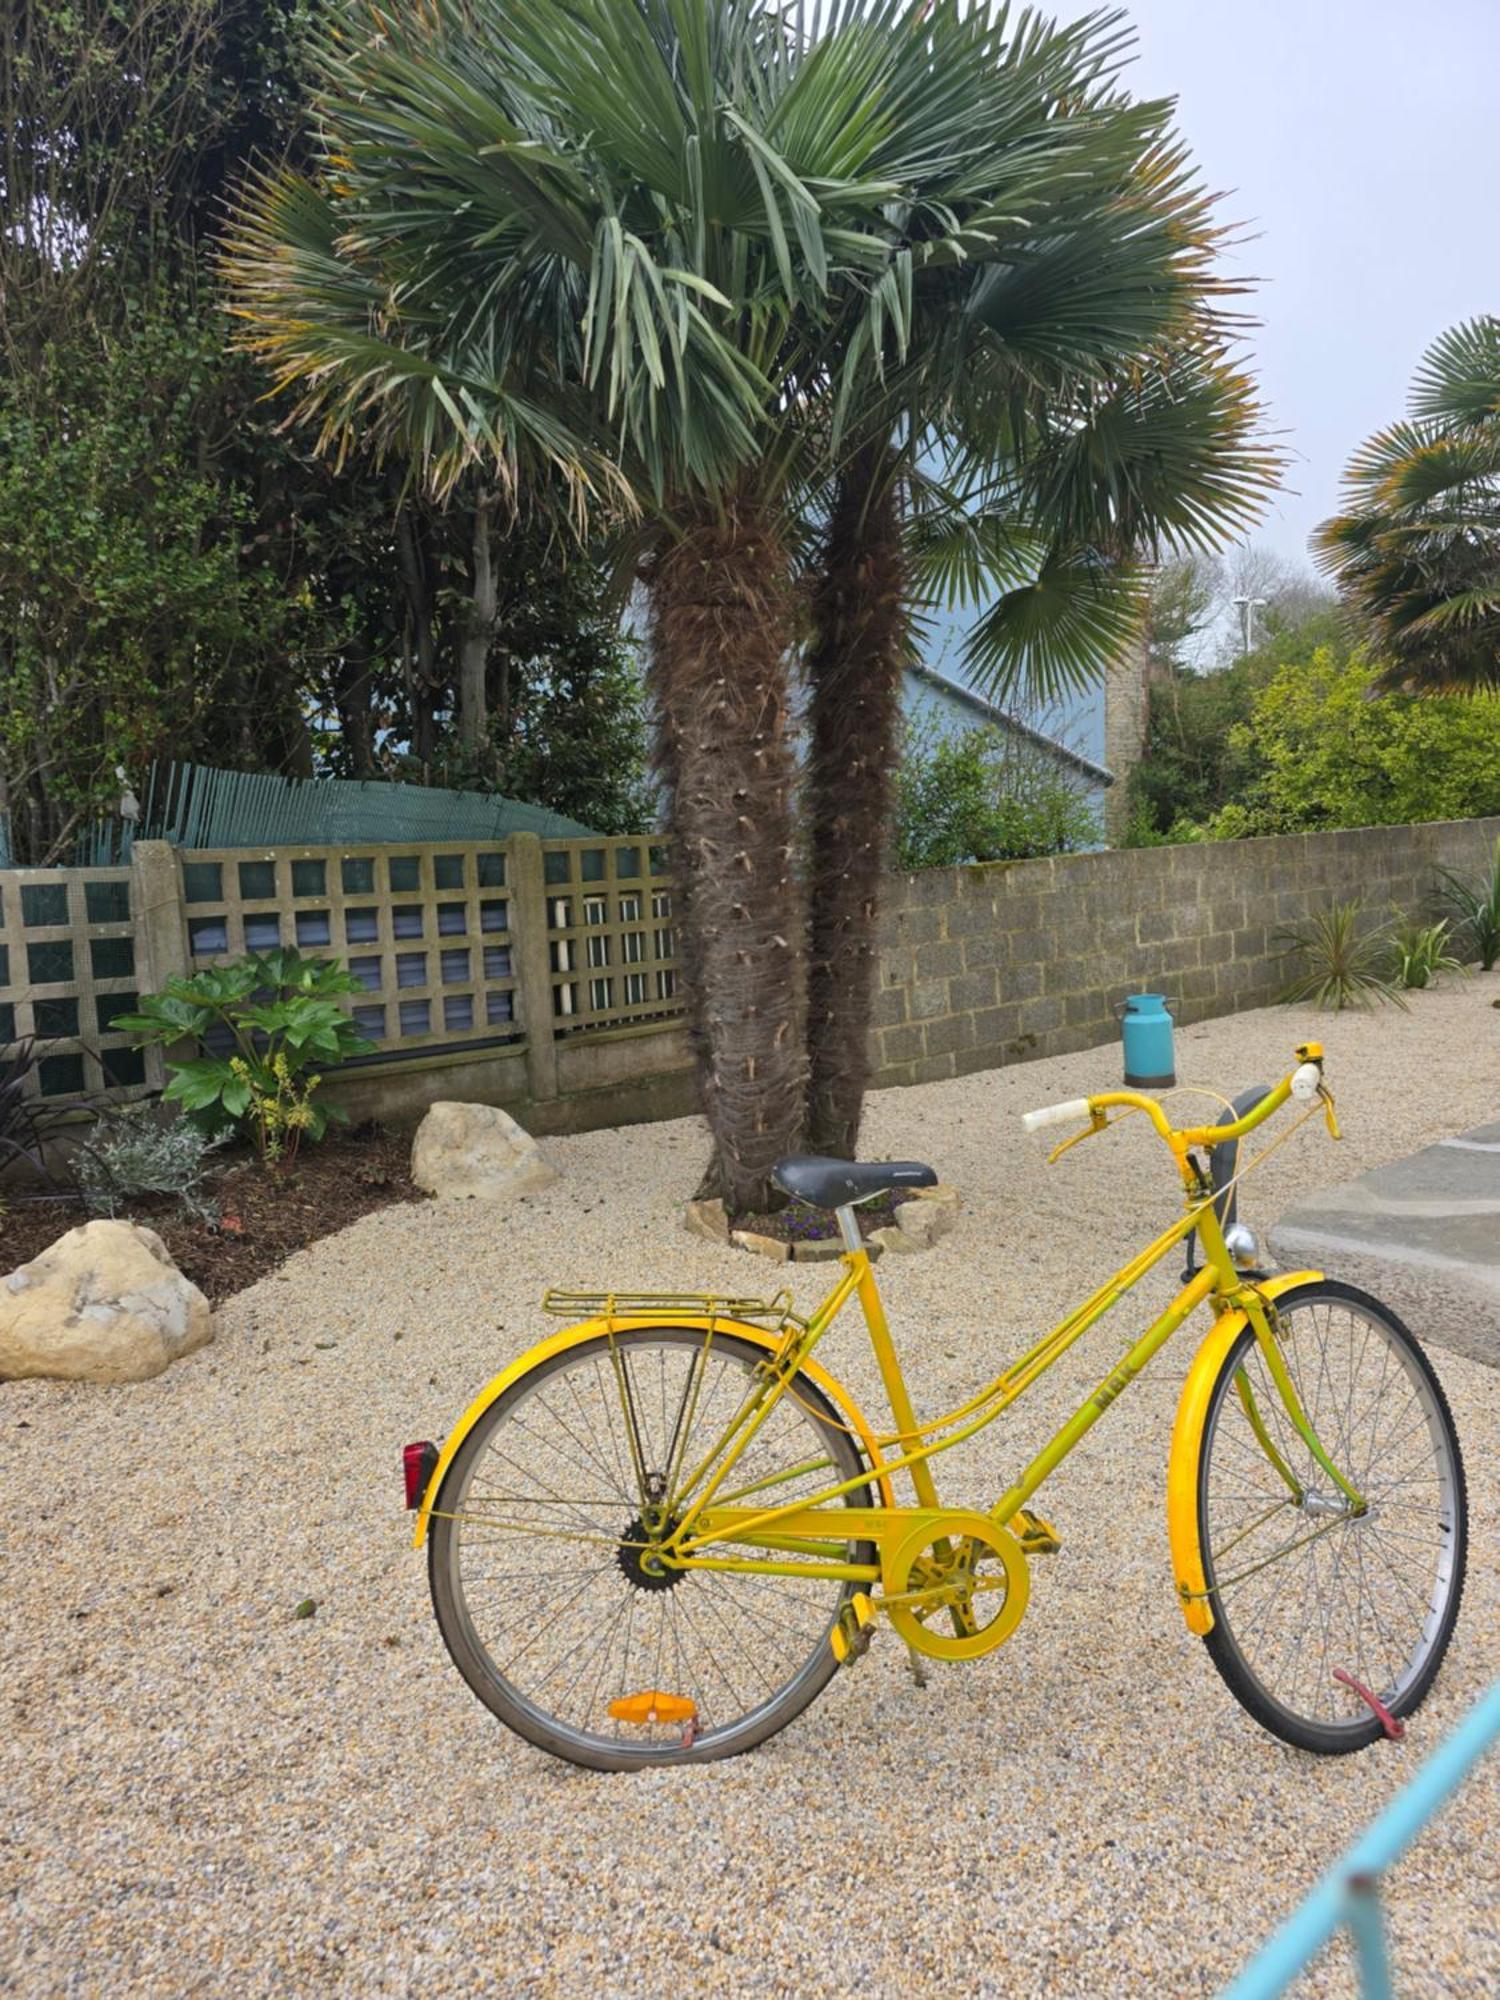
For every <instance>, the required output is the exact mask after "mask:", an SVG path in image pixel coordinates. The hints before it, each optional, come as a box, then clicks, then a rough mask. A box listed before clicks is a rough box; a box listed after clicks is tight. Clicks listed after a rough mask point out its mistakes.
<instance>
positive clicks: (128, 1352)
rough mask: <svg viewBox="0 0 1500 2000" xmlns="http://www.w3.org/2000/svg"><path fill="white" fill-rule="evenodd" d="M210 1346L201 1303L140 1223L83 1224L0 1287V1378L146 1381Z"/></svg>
mask: <svg viewBox="0 0 1500 2000" xmlns="http://www.w3.org/2000/svg"><path fill="white" fill-rule="evenodd" d="M212 1338H213V1314H212V1313H211V1312H210V1310H209V1304H208V1300H207V1299H206V1298H204V1296H203V1294H202V1292H200V1291H199V1289H198V1287H197V1286H196V1285H194V1284H190V1283H189V1281H188V1280H187V1279H186V1278H185V1277H184V1276H183V1275H182V1273H181V1271H179V1270H178V1268H177V1266H176V1265H175V1264H174V1263H173V1262H172V1260H171V1258H170V1257H169V1256H168V1255H167V1249H166V1245H165V1244H164V1243H163V1242H162V1240H161V1238H160V1237H159V1236H158V1235H157V1233H156V1231H155V1230H154V1229H142V1228H141V1227H140V1225H139V1224H138V1223H134V1222H86V1223H84V1225H83V1226H82V1228H81V1229H70V1230H69V1231H68V1233H67V1235H66V1236H60V1237H59V1238H58V1239H57V1241H56V1242H55V1243H54V1244H53V1245H52V1246H51V1247H50V1249H47V1250H44V1251H43V1252H42V1254H41V1256H40V1257H37V1258H35V1259H34V1260H33V1261H32V1262H31V1263H30V1264H22V1265H21V1267H20V1269H19V1270H15V1271H12V1272H11V1273H10V1275H9V1276H8V1277H6V1278H0V1378H8V1379H11V1380H14V1379H17V1378H19V1377H20V1376H23V1375H50V1376H55V1377H56V1378H57V1379H58V1380H60V1381H66V1382H144V1381H145V1380H146V1379H147V1378H148V1376H151V1375H160V1373H161V1371H162V1370H163V1369H164V1368H165V1367H166V1365H167V1363H168V1362H169V1361H175V1360H176V1359H177V1358H178V1356H179V1355H182V1354H189V1353H191V1352H192V1350H193V1349H194V1348H195V1347H202V1345H203V1344H204V1342H205V1341H207V1340H212Z"/></svg>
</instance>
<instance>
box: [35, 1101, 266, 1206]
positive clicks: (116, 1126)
mask: <svg viewBox="0 0 1500 2000" xmlns="http://www.w3.org/2000/svg"><path fill="white" fill-rule="evenodd" d="M229 1136H230V1133H229V1128H228V1127H227V1126H225V1127H224V1129H223V1130H221V1131H218V1132H209V1131H205V1130H204V1128H203V1127H202V1126H201V1125H198V1124H195V1123H194V1121H193V1120H192V1119H190V1118H176V1119H174V1120H173V1121H172V1123H171V1124H170V1125H164V1124H162V1123H161V1121H160V1120H159V1119H158V1118H157V1116H156V1113H155V1112H154V1110H153V1109H152V1107H151V1106H149V1105H146V1104H122V1105H116V1106H111V1107H109V1108H108V1109H106V1110H103V1111H101V1112H100V1114H99V1117H98V1120H97V1122H96V1124H95V1126H94V1129H93V1131H92V1133H90V1135H89V1137H88V1138H87V1139H86V1140H85V1141H84V1143H83V1144H82V1145H81V1146H80V1147H79V1148H78V1151H77V1153H76V1154H75V1155H74V1159H73V1174H74V1178H75V1179H76V1180H77V1182H78V1186H79V1190H80V1192H81V1193H82V1195H83V1202H84V1206H85V1208H87V1209H88V1211H89V1213H90V1214H91V1215H109V1216H114V1215H118V1214H119V1213H120V1212H121V1210H122V1209H123V1208H126V1207H128V1206H129V1204H130V1202H131V1201H132V1200H134V1199H135V1198H136V1197H137V1196H139V1195H144V1194H158V1195H170V1196H171V1197H172V1198H173V1199H174V1200H175V1201H176V1202H177V1203H178V1204H179V1206H180V1207H182V1208H183V1209H185V1210H186V1211H187V1213H188V1214H189V1215H192V1216H196V1217H197V1219H198V1220H199V1221H200V1222H217V1221H218V1219H219V1211H218V1207H217V1205H216V1204H215V1203H214V1202H213V1201H211V1200H210V1199H209V1198H208V1197H207V1195H206V1194H205V1193H204V1186H205V1183H206V1182H207V1180H208V1178H209V1176H210V1174H212V1172H213V1171H214V1166H215V1165H216V1164H217V1163H213V1164H210V1162H209V1158H208V1156H209V1154H210V1153H212V1152H214V1151H215V1150H216V1149H217V1148H218V1147H220V1146H222V1145H224V1144H225V1142H226V1141H227V1140H228V1138H229Z"/></svg>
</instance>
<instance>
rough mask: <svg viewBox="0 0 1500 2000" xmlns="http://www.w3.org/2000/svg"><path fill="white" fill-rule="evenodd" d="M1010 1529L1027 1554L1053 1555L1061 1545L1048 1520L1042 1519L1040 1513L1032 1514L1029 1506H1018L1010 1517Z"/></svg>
mask: <svg viewBox="0 0 1500 2000" xmlns="http://www.w3.org/2000/svg"><path fill="white" fill-rule="evenodd" d="M1010 1526H1011V1531H1012V1533H1013V1534H1014V1535H1015V1538H1016V1540H1017V1541H1018V1542H1019V1543H1020V1544H1021V1547H1022V1549H1023V1551H1024V1552H1025V1553H1026V1554H1027V1555H1029V1556H1055V1555H1056V1554H1057V1552H1058V1550H1059V1549H1060V1548H1061V1547H1062V1537H1061V1535H1059V1534H1058V1532H1057V1530H1056V1528H1054V1527H1053V1525H1052V1523H1051V1522H1050V1521H1044V1520H1043V1519H1042V1517H1041V1515H1040V1514H1033V1513H1032V1511H1031V1509H1030V1508H1029V1507H1018V1508H1017V1509H1016V1511H1015V1513H1014V1514H1013V1515H1012V1516H1011V1519H1010Z"/></svg>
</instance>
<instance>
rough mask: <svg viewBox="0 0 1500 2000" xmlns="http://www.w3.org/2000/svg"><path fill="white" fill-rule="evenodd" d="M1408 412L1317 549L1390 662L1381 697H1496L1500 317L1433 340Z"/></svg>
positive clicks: (1374, 444)
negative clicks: (1481, 694)
mask: <svg viewBox="0 0 1500 2000" xmlns="http://www.w3.org/2000/svg"><path fill="white" fill-rule="evenodd" d="M1410 412H1411V414H1410V416H1409V417H1408V418H1407V420H1406V421H1405V422H1402V423H1395V424H1392V425H1391V426H1390V428H1389V429H1387V430H1383V431H1379V432H1377V433H1376V435H1375V436H1374V437H1372V438H1370V439H1369V440H1368V441H1367V442H1366V443H1365V444H1363V445H1362V446H1361V447H1360V449H1359V450H1358V451H1357V452H1356V453H1355V455H1354V457H1353V458H1352V459H1351V460H1350V462H1349V467H1348V470H1347V472H1346V473H1345V475H1344V488H1345V494H1346V503H1345V511H1344V512H1343V513H1342V514H1338V515H1335V516H1334V518H1333V519H1332V520H1329V521H1325V522H1324V523H1323V525H1322V526H1321V527H1320V528H1319V529H1318V530H1317V532H1316V534H1315V535H1314V538H1313V547H1314V552H1315V554H1316V555H1317V558H1318V561H1319V563H1320V565H1321V566H1322V568H1323V569H1324V570H1325V571H1326V572H1327V573H1328V575H1330V576H1331V577H1332V578H1333V579H1334V581H1335V583H1336V584H1337V585H1338V588H1339V591H1340V593H1341V595H1342V596H1343V598H1344V601H1345V603H1346V604H1347V605H1348V606H1349V608H1350V610H1351V611H1352V612H1353V613H1354V615H1355V617H1356V619H1357V620H1358V621H1359V623H1360V624H1361V625H1362V626H1363V627H1364V628H1365V630H1366V632H1367V633H1368V634H1369V636H1370V638H1371V640H1372V642H1373V644H1374V646H1375V648H1376V649H1377V651H1378V652H1379V653H1380V654H1381V655H1382V656H1383V658H1384V660H1385V662H1386V664H1385V666H1384V668H1383V671H1382V672H1381V673H1380V675H1379V676H1378V678H1377V680H1376V687H1377V688H1378V689H1379V690H1380V691H1381V692H1391V691H1393V690H1396V689H1402V690H1404V691H1406V692H1407V693H1411V694H1453V693H1477V692H1479V691H1480V690H1484V689H1489V690H1493V689H1496V688H1500V319H1497V318H1494V317H1492V316H1488V315H1486V316H1484V317H1481V318H1479V319H1473V320H1469V321H1468V322H1467V323H1465V324H1464V325H1461V326H1456V327H1451V328H1450V329H1449V330H1448V332H1446V333H1445V334H1443V335H1442V336H1441V337H1440V338H1439V339H1438V340H1436V341H1435V342H1434V343H1433V345H1432V346H1431V347H1430V348H1429V349H1428V350H1427V353H1426V354H1425V355H1424V356H1423V359H1422V363H1421V365H1420V367H1419V368H1418V370H1417V373H1416V377H1415V379H1414V381H1413V383H1412V392H1411V398H1410Z"/></svg>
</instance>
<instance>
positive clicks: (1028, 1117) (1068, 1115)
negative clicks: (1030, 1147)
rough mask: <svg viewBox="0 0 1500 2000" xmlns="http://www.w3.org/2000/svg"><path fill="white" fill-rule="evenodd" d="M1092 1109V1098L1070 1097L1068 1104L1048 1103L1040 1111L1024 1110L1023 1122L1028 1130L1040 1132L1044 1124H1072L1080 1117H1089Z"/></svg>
mask: <svg viewBox="0 0 1500 2000" xmlns="http://www.w3.org/2000/svg"><path fill="white" fill-rule="evenodd" d="M1092 1109H1093V1101H1092V1099H1090V1098H1087V1097H1070V1098H1069V1099H1068V1101H1067V1103H1066V1104H1047V1105H1044V1106H1043V1107H1042V1109H1041V1110H1040V1111H1023V1112H1022V1113H1021V1123H1022V1125H1023V1126H1025V1128H1026V1130H1027V1131H1028V1132H1040V1131H1041V1129H1042V1127H1043V1126H1044V1125H1071V1124H1073V1123H1074V1122H1075V1120H1077V1119H1079V1118H1087V1117H1088V1116H1089V1115H1090V1113H1091V1111H1092Z"/></svg>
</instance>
